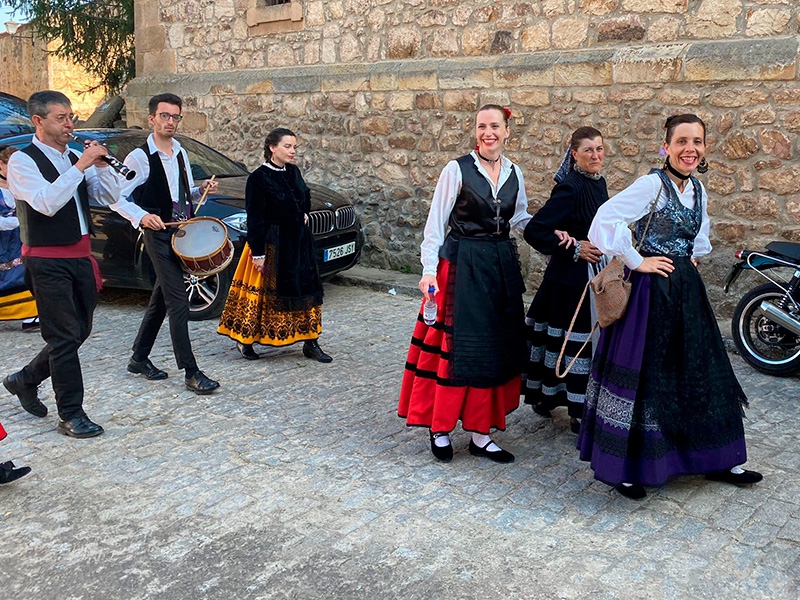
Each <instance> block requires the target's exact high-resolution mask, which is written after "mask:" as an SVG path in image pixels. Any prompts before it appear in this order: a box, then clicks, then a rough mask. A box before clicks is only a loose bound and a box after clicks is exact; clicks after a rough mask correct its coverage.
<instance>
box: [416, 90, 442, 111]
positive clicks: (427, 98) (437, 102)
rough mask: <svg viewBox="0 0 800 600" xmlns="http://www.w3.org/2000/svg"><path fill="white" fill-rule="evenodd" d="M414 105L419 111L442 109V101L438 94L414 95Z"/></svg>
mask: <svg viewBox="0 0 800 600" xmlns="http://www.w3.org/2000/svg"><path fill="white" fill-rule="evenodd" d="M414 105H415V106H416V107H417V108H419V109H421V110H433V109H437V108H441V107H442V99H441V98H440V97H439V94H435V93H430V92H426V93H423V94H417V95H416V97H415V98H414Z"/></svg>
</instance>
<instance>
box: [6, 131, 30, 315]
mask: <svg viewBox="0 0 800 600" xmlns="http://www.w3.org/2000/svg"><path fill="white" fill-rule="evenodd" d="M16 151H17V149H16V148H11V147H8V146H0V321H16V320H22V328H23V329H29V328H31V327H38V326H39V318H38V317H37V316H36V315H37V314H38V310H37V308H36V301H34V299H33V295H32V294H31V293H30V291H29V290H28V286H27V284H26V283H25V267H24V266H23V265H22V256H21V255H22V241H21V240H20V237H19V220H17V211H16V203H15V202H14V196H12V195H11V192H10V191H9V190H8V184H7V183H6V173H7V171H8V159H9V158H10V157H11V155H12V154H13V153H14V152H16Z"/></svg>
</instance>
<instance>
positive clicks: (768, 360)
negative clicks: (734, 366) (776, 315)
mask: <svg viewBox="0 0 800 600" xmlns="http://www.w3.org/2000/svg"><path fill="white" fill-rule="evenodd" d="M784 295H785V292H784V291H783V290H782V289H781V288H779V287H778V286H776V285H774V284H772V283H767V284H764V285H760V286H758V287H756V288H753V289H752V290H750V291H749V292H747V293H746V294H745V295H744V296H743V297H742V299H741V300H740V301H739V304H737V305H736V310H735V311H734V313H733V321H732V322H731V334H732V335H733V342H734V343H735V344H736V348H738V350H739V353H740V354H741V355H742V358H743V359H745V361H747V363H748V364H750V365H751V366H752V367H754V368H756V369H758V370H759V371H761V372H762V373H767V374H768V375H777V376H779V377H785V376H787V375H793V374H795V373H797V372H798V371H800V337H798V336H797V335H795V334H794V333H792V332H791V331H789V330H788V329H786V328H784V327H781V326H780V325H778V324H777V323H775V322H773V321H771V320H769V319H768V318H767V317H766V316H765V315H764V313H763V312H762V310H761V308H760V307H761V303H762V302H763V301H765V300H766V301H767V302H772V303H775V302H777V301H778V300H780V299H781V298H782V297H783V296H784Z"/></svg>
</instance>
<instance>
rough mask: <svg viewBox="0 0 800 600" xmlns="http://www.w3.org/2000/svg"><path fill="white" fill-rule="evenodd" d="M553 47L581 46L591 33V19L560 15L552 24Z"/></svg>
mask: <svg viewBox="0 0 800 600" xmlns="http://www.w3.org/2000/svg"><path fill="white" fill-rule="evenodd" d="M551 30H552V33H551V43H552V45H553V48H560V49H567V48H580V47H582V46H583V45H584V43H585V42H586V38H587V36H588V33H589V19H587V18H585V17H560V18H558V19H556V20H555V21H553V24H552V25H551Z"/></svg>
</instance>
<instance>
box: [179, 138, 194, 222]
mask: <svg viewBox="0 0 800 600" xmlns="http://www.w3.org/2000/svg"><path fill="white" fill-rule="evenodd" d="M187 206H188V210H187ZM178 208H179V210H180V214H179V216H180V218H181V219H183V218H186V219H191V218H192V217H193V216H194V214H193V211H192V196H191V188H190V187H189V176H188V175H187V174H186V163H185V162H184V161H183V152H180V153H179V154H178Z"/></svg>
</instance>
